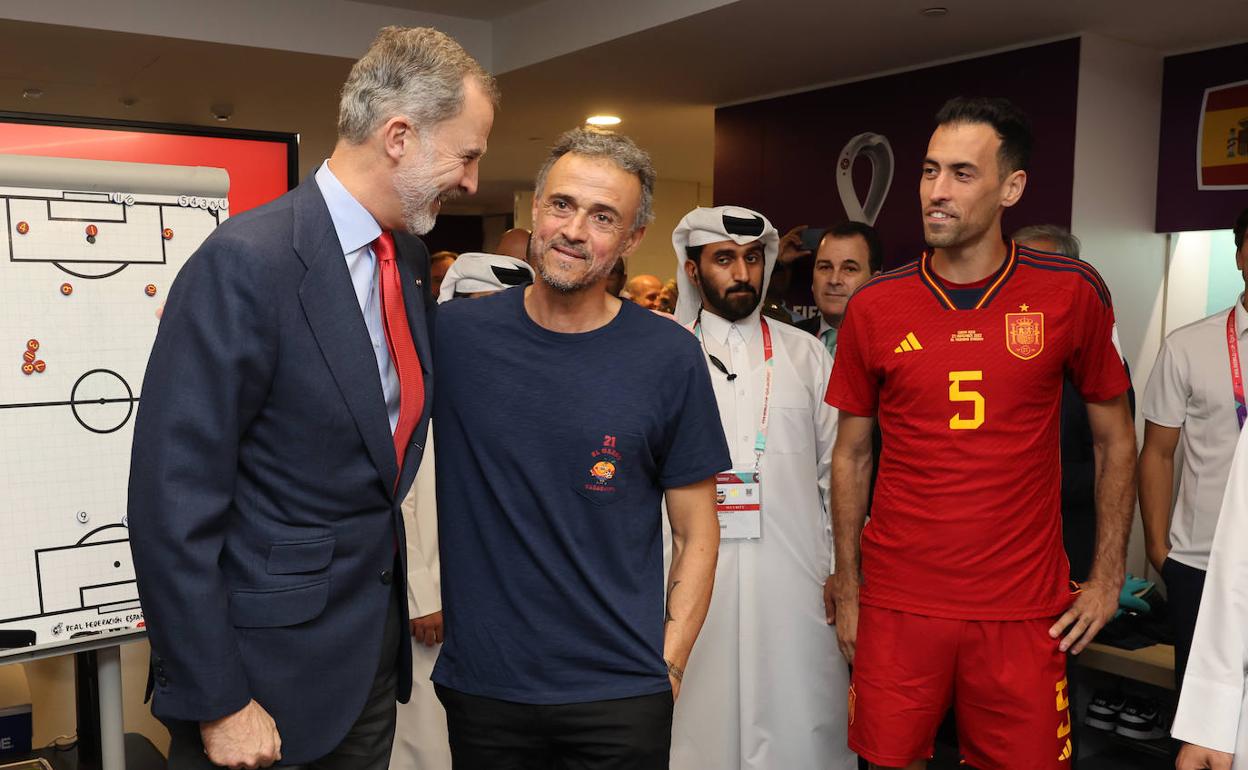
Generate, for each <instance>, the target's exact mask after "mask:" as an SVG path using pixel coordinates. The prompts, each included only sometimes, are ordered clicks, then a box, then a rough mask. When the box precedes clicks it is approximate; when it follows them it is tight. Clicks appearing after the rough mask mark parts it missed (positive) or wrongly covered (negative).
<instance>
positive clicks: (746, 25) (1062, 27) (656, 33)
mask: <svg viewBox="0 0 1248 770" xmlns="http://www.w3.org/2000/svg"><path fill="white" fill-rule="evenodd" d="M300 1H301V2H306V3H309V4H310V5H309V6H308V7H313V6H315V7H317V8H320V9H322V10H325V9H330V10H334V13H335V14H336V15H330V16H328V17H326V16H325V14H321V15H320V16H317V15H316V14H309V18H307V19H299V20H297V22H298V23H297V24H296V23H295V21H292V22H291V25H290V28H289V29H286V28H282V27H277V26H274V25H275V24H277V22H276V21H275V19H273V18H270V16H272V13H271V12H270V11H271V9H272V7H277V6H283V5H284V4H289V3H290V2H292V0H266V2H265V3H264V4H260V5H261V6H262V7H263V8H265V9H268V10H265V11H264V14H265V15H264V16H263V17H256V18H255V19H251V18H248V16H247V13H246V10H245V9H247V8H253V7H256V6H255V5H254V4H251V3H250V2H249V0H218V2H219V3H224V4H226V5H230V6H231V9H232V11H233V12H234V13H235V18H232V19H231V24H230V25H229V27H228V29H227V27H220V28H219V30H218V31H219V33H220V35H225V33H226V32H228V30H229V29H241V30H249V32H248V34H249V35H251V36H252V37H248V38H245V39H244V40H245V41H246V42H250V41H251V40H252V39H253V38H254V37H256V36H257V35H258V33H257V30H259V29H263V30H268V31H269V32H268V33H266V34H267V36H268V37H270V38H277V37H281V38H282V39H281V40H280V41H277V40H275V42H274V44H273V46H272V48H277V49H282V50H272V49H271V48H261V47H256V46H255V45H238V44H235V45H230V44H225V43H223V42H221V41H220V40H213V41H205V40H203V39H202V38H201V39H197V40H189V39H186V36H194V35H195V34H200V33H201V32H202V28H201V27H199V26H196V25H195V24H193V23H189V22H188V21H187V20H186V19H183V20H182V21H181V22H180V23H178V24H175V23H174V22H175V21H177V19H176V18H175V17H174V16H167V17H162V18H161V19H156V20H155V21H151V20H150V18H149V16H150V15H149V16H144V17H143V20H140V19H138V18H135V19H131V20H130V21H128V22H126V23H127V24H129V25H130V26H132V27H134V28H135V29H148V28H158V29H160V30H162V32H161V33H160V34H136V33H135V31H134V29H131V30H130V31H107V30H105V29H100V28H99V27H100V25H99V24H94V23H93V22H94V21H98V17H91V16H90V15H89V14H90V13H91V12H92V10H91V9H93V8H94V7H95V6H94V5H92V3H93V2H94V0H6V3H5V4H4V5H3V6H0V17H3V16H9V17H10V19H12V18H14V17H15V14H12V13H11V12H10V11H11V9H13V8H19V9H20V10H22V11H23V13H24V14H25V16H26V17H29V16H35V15H38V16H39V19H40V20H41V21H42V23H39V21H34V20H31V19H30V18H25V17H23V16H22V15H21V14H17V15H16V17H17V18H24V20H7V21H6V20H3V19H0V39H4V40H5V41H6V45H5V46H4V47H3V48H0V109H7V110H19V111H30V112H50V113H68V114H80V115H91V116H97V117H112V118H131V119H136V120H149V121H165V122H178V123H203V124H208V125H215V123H213V121H212V120H211V118H210V116H209V115H208V105H209V104H212V103H215V102H229V103H232V104H234V106H235V113H234V118H233V119H232V120H231V122H230V124H229V125H232V126H238V127H242V128H256V129H265V130H276V131H294V132H298V133H300V134H301V137H302V145H301V159H302V165H303V167H304V170H305V171H306V170H307V169H309V168H311V167H312V165H314V164H315V163H316V162H317V161H318V160H319V159H320V158H321V157H324V156H325V155H326V154H327V153H328V152H329V151H330V149H331V148H332V144H333V139H334V137H333V127H334V117H335V110H336V93H337V90H338V88H339V87H340V85H341V83H342V79H343V77H344V76H345V73H346V71H347V69H348V68H349V66H350V63H351V60H350V58H348V57H345V56H342V55H332V56H331V55H323V54H316V53H306V52H305V53H299V52H292V50H291V49H292V48H294V47H295V45H294V44H295V43H296V42H299V41H298V40H296V38H299V39H300V40H302V37H301V36H302V35H303V33H304V32H305V27H306V32H307V35H308V36H310V37H316V36H317V35H321V36H324V37H326V38H332V37H333V35H332V32H333V31H334V29H335V27H336V26H340V25H342V24H344V23H345V22H342V21H341V19H342V18H352V19H354V17H355V16H358V17H359V19H363V20H364V22H367V24H368V25H372V24H374V23H375V24H384V23H392V22H394V21H398V22H399V23H415V22H413V21H412V20H417V19H421V18H433V19H438V18H443V19H445V18H446V17H437V16H432V17H426V16H422V14H433V13H448V12H455V13H458V14H460V15H461V16H466V15H472V16H473V19H467V18H462V19H460V20H459V21H456V20H454V19H446V22H445V28H447V29H454V30H456V31H455V32H454V34H457V35H459V34H464V35H470V36H472V39H473V41H474V43H473V45H474V46H475V47H474V48H471V49H470V50H474V51H480V50H485V53H484V54H481V55H482V58H493V59H498V60H500V61H523V60H527V59H533V58H541V59H544V60H541V61H537V63H533V64H529V65H527V66H520V67H518V68H515V69H510V70H508V71H505V72H503V73H502V74H501V75H500V76H499V83H500V86H501V89H502V93H503V102H502V108H501V110H500V112H499V114H498V118H497V120H496V123H495V129H494V132H493V134H492V135H491V138H490V152H489V154H488V155H487V157H486V159H485V162H484V164H483V166H482V194H480V195H478V196H476V199H475V200H472V199H468V200H461V201H459V202H457V208H460V209H461V210H465V209H467V210H474V209H475V210H489V211H509V210H510V209H511V205H512V195H513V193H514V191H515V190H517V189H524V188H525V187H527V186H529V185H530V184H531V178H532V175H533V172H534V171H535V170H536V168H537V166H538V165H539V163H540V161H541V158H542V156H543V155H544V153H545V148H546V147H547V146H548V144H549V142H550V141H551V140H552V139H553V138H554V137H555V136H556V135H557V134H558V133H559V132H561V131H563V130H565V129H567V128H570V127H572V126H574V125H576V124H578V123H580V122H581V121H582V120H584V118H585V117H586V116H587V115H590V114H593V113H597V112H613V113H616V114H619V115H621V116H622V117H623V118H624V123H623V124H622V125H621V126H620V130H621V131H623V132H625V133H628V134H630V135H632V136H633V137H634V138H636V139H637V140H638V141H639V143H641V144H642V146H644V147H646V148H647V149H649V150H650V151H651V153H652V155H653V156H654V159H655V163H656V166H657V167H658V169H659V172H660V174H661V176H663V177H665V178H669V179H678V180H686V181H696V182H700V183H703V184H709V183H710V182H711V181H712V180H711V176H712V167H713V162H714V106H715V105H719V104H726V103H732V102H737V101H742V100H749V99H754V98H758V97H760V96H764V95H769V94H775V93H779V92H789V91H795V90H803V89H806V88H810V87H813V86H816V85H818V84H822V83H830V82H836V81H844V80H849V79H855V78H861V77H865V76H869V75H872V74H876V73H881V72H886V71H894V70H898V69H904V68H910V67H916V66H920V65H924V64H929V63H932V62H936V61H941V60H947V59H950V58H957V57H966V56H970V55H974V54H977V53H982V52H985V51H988V50H994V49H999V48H1004V47H1013V46H1020V45H1024V44H1027V43H1029V42H1036V41H1040V40H1047V39H1055V38H1060V37H1065V36H1071V35H1076V34H1079V33H1081V32H1090V33H1096V34H1100V35H1105V36H1108V37H1112V38H1116V39H1119V40H1123V41H1126V42H1130V43H1134V44H1136V45H1140V46H1142V47H1145V48H1148V49H1152V50H1154V51H1156V52H1158V55H1161V54H1162V53H1167V52H1175V51H1180V50H1191V49H1197V48H1203V47H1212V46H1214V45H1219V44H1223V43H1228V42H1236V40H1234V39H1233V38H1235V37H1236V36H1237V37H1238V38H1239V39H1243V36H1244V35H1245V33H1246V32H1248V28H1245V26H1244V24H1243V19H1244V18H1245V16H1244V10H1245V3H1244V0H1188V1H1187V2H1185V3H1183V4H1182V7H1181V12H1179V11H1177V10H1176V8H1177V6H1176V5H1175V4H1174V2H1173V0H1095V2H1089V1H1088V0H1014V1H1013V2H1008V3H1005V2H1001V1H1000V0H887V1H886V2H847V1H846V0H835V1H827V2H811V1H810V0H737V1H736V2H725V1H724V0H632V2H631V3H628V4H624V3H618V2H616V1H615V0H373V2H368V3H366V2H357V1H356V0H351V1H350V2H347V1H346V0H300ZM133 2H134V3H137V4H139V5H142V4H143V3H149V4H150V3H159V7H171V6H175V5H179V6H180V7H183V9H184V11H185V13H191V11H189V10H185V9H188V8H190V9H193V8H194V7H199V4H197V3H192V2H191V0H133ZM934 2H942V3H943V4H944V5H946V6H947V7H948V8H949V14H948V15H947V16H945V17H943V18H937V19H930V18H926V17H924V16H922V15H921V14H920V12H919V11H920V10H921V9H922V8H923V7H925V6H926V5H929V4H932V3H934ZM378 3H385V4H394V5H402V6H403V7H402V8H398V9H394V8H390V7H389V5H381V4H378ZM155 7H157V6H152V8H155ZM344 8H345V9H346V10H343V9H344ZM353 8H354V9H357V10H356V12H355V14H351V13H349V11H350V10H351V9H353ZM504 8H505V9H506V10H507V11H508V14H507V15H505V16H497V14H498V13H499V12H500V11H501V10H502V9H504ZM573 9H574V10H575V12H569V11H570V10H573ZM149 10H150V9H149ZM36 12H38V13H36ZM79 12H81V13H79ZM257 13H259V11H257ZM83 14H86V15H83ZM478 19H491V20H489V21H480V20H478ZM673 19H674V20H673ZM49 20H60V24H49V23H47V22H48V21H49ZM114 21H116V19H114ZM253 22H254V23H253ZM364 22H360V21H359V20H358V19H357V20H354V21H352V22H351V23H352V24H354V25H355V26H353V27H351V33H352V34H353V35H356V36H357V37H359V38H361V39H367V37H368V36H369V35H371V32H369V30H375V28H376V27H375V26H368V28H367V29H365V25H364ZM426 23H428V22H426ZM64 24H74V25H82V26H62V25H64ZM145 24H147V25H149V26H147V27H145V26H143V25H145ZM440 24H441V23H440ZM162 25H163V26H162ZM265 25H268V26H265ZM301 25H302V26H301ZM647 25H649V26H647ZM118 26H121V25H118ZM88 27H95V28H88ZM356 27H359V28H358V29H357V28H356ZM181 29H186V30H187V32H186V36H183V35H182V34H175V32H177V31H178V30H181ZM278 29H281V30H284V31H283V32H282V34H280V35H279V34H278V33H277V32H276V31H275V30H278ZM460 30H463V31H462V32H461V31H460ZM483 30H484V32H483ZM214 34H216V33H214ZM1228 38H1230V39H1228ZM490 41H492V43H490ZM487 43H489V44H490V45H493V49H489V47H488V45H487ZM522 44H523V45H522ZM483 45H485V46H486V49H482V48H481V46H483ZM332 50H338V49H337V48H333V49H332ZM564 51H570V52H569V53H560V52H564ZM30 86H36V87H40V88H42V89H43V90H44V91H45V96H44V97H43V98H42V99H40V100H39V101H38V102H30V101H25V100H23V99H22V98H21V96H20V94H21V91H22V89H23V88H26V87H30ZM122 96H133V97H137V98H138V99H139V102H138V104H136V105H135V106H134V107H131V108H125V107H122V106H121V105H120V103H119V101H118V99H119V98H120V97H122Z"/></svg>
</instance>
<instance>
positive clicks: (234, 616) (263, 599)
mask: <svg viewBox="0 0 1248 770" xmlns="http://www.w3.org/2000/svg"><path fill="white" fill-rule="evenodd" d="M328 601H329V581H328V580H317V581H316V582H313V583H304V584H303V585H297V586H291V587H289V588H270V589H242V590H237V591H231V592H230V620H231V622H233V623H234V625H235V626H237V627H238V628H280V627H282V626H295V625H298V624H300V623H306V622H308V621H309V620H312V619H313V618H316V617H318V616H319V615H320V614H321V613H322V612H324V611H325V605H326V603H328Z"/></svg>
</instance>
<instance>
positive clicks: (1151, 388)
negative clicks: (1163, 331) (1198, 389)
mask: <svg viewBox="0 0 1248 770" xmlns="http://www.w3.org/2000/svg"><path fill="white" fill-rule="evenodd" d="M1170 342H1171V340H1170V338H1167V339H1166V340H1165V341H1164V342H1162V343H1161V351H1160V352H1158V353H1157V363H1155V364H1153V371H1152V373H1151V374H1149V375H1148V385H1147V386H1146V387H1145V388H1144V404H1143V406H1142V407H1141V409H1140V411H1141V412H1142V413H1143V415H1144V419H1145V420H1148V421H1149V422H1151V423H1155V424H1157V425H1161V426H1163V427H1166V428H1181V427H1183V421H1184V418H1185V417H1186V416H1187V399H1188V380H1187V373H1186V372H1185V371H1184V370H1183V362H1182V360H1181V357H1180V356H1179V355H1177V354H1176V353H1175V351H1174V348H1172V347H1171V346H1170Z"/></svg>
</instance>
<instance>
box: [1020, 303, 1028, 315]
mask: <svg viewBox="0 0 1248 770" xmlns="http://www.w3.org/2000/svg"><path fill="white" fill-rule="evenodd" d="M1028 307H1030V306H1029V305H1028V304H1027V303H1026V302H1024V303H1023V304H1021V305H1019V306H1018V309H1019V310H1021V311H1023V312H1024V313H1026V312H1027V308H1028Z"/></svg>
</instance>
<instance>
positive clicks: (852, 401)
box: [823, 301, 880, 417]
mask: <svg viewBox="0 0 1248 770" xmlns="http://www.w3.org/2000/svg"><path fill="white" fill-rule="evenodd" d="M854 307H855V306H854V303H853V302H852V301H851V302H850V304H849V308H848V309H847V311H846V313H845V320H844V321H842V322H841V331H840V333H839V334H837V337H836V340H837V341H836V361H835V362H834V363H833V365H832V376H831V377H830V378H829V379H828V389H827V391H826V392H825V393H824V395H823V400H824V401H825V402H827V404H828V405H829V406H834V407H836V408H837V409H840V410H841V411H843V412H849V413H850V414H855V415H858V416H860V417H874V416H875V410H876V406H877V404H878V403H879V397H880V388H879V379H878V377H877V376H876V374H875V372H874V371H872V369H871V366H870V363H869V362H868V357H869V355H870V352H871V349H870V347H869V346H868V344H867V329H866V324H865V322H864V319H865V316H864V314H863V312H862V311H861V309H860V310H859V312H857V313H855V312H853V311H854Z"/></svg>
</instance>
